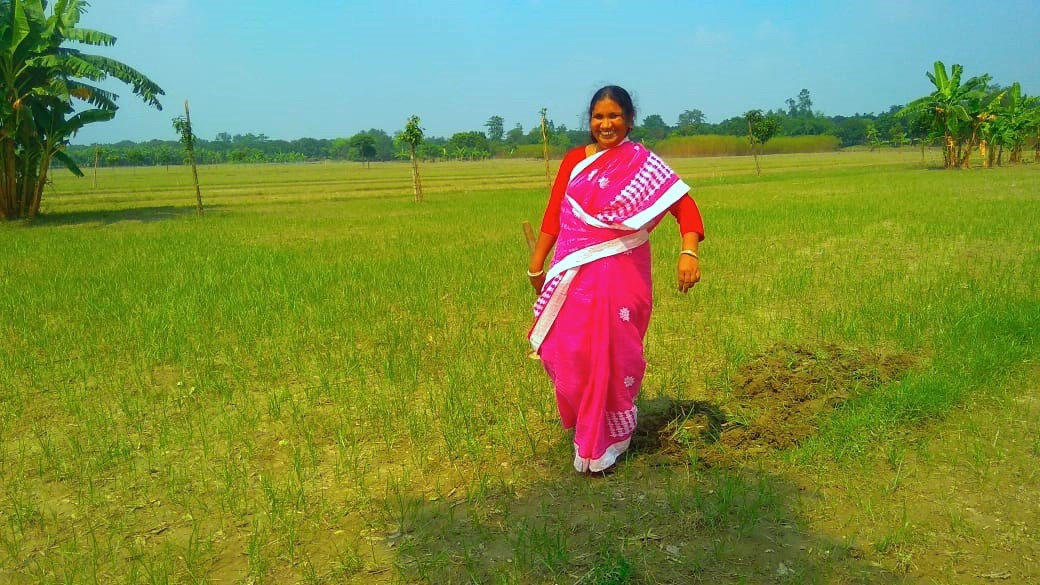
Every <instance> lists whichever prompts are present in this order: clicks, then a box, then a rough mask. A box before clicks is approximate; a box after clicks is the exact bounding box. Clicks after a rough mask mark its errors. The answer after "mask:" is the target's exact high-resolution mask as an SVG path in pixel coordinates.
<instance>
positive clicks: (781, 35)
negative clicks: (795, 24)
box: [755, 20, 793, 41]
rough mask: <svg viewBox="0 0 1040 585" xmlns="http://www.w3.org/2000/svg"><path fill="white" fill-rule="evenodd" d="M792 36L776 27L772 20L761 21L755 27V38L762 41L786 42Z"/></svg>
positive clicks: (785, 30) (784, 29)
mask: <svg viewBox="0 0 1040 585" xmlns="http://www.w3.org/2000/svg"><path fill="white" fill-rule="evenodd" d="M792 36H793V35H792V34H791V31H789V30H787V29H786V28H781V27H779V26H777V25H776V24H775V23H774V22H773V21H772V20H763V21H762V22H760V23H758V26H756V27H755V38H757V39H759V40H763V41H786V40H790V39H791V37H792Z"/></svg>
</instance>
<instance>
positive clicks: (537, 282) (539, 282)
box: [528, 272, 545, 294]
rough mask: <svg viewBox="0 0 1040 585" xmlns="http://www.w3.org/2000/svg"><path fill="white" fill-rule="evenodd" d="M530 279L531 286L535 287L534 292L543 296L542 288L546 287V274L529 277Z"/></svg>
mask: <svg viewBox="0 0 1040 585" xmlns="http://www.w3.org/2000/svg"><path fill="white" fill-rule="evenodd" d="M528 279H529V280H530V281H531V286H532V287H534V292H535V293H538V294H541V292H542V287H543V286H545V272H542V273H541V274H539V275H538V276H529V277H528Z"/></svg>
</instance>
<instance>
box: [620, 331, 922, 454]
mask: <svg viewBox="0 0 1040 585" xmlns="http://www.w3.org/2000/svg"><path fill="white" fill-rule="evenodd" d="M914 363H915V360H914V359H913V358H912V357H911V356H909V355H906V354H898V355H884V354H881V353H877V352H873V351H869V350H865V349H859V348H848V347H839V346H836V345H827V346H822V347H819V348H815V349H810V348H806V347H799V346H793V345H789V344H778V345H775V346H773V347H771V348H769V349H768V350H767V351H765V352H763V353H762V354H760V355H758V356H755V357H754V358H752V359H751V360H749V361H748V362H747V363H746V364H744V365H743V366H742V367H741V368H740V369H739V370H738V371H737V372H736V373H735V374H734V375H733V376H732V378H731V380H730V382H731V387H732V389H733V392H732V398H731V399H728V400H727V401H726V402H725V403H724V404H719V405H713V404H711V403H707V402H698V401H676V400H671V399H668V398H658V399H655V400H651V401H647V402H645V403H643V404H641V405H640V413H639V418H640V425H639V428H638V429H637V431H636V436H634V437H633V449H634V450H636V451H644V452H645V451H650V452H655V453H660V454H664V455H669V456H674V455H680V454H688V453H689V452H690V450H691V449H692V450H694V451H696V455H697V459H698V460H699V461H701V462H703V463H705V464H707V465H727V464H735V463H738V462H742V461H745V460H747V459H748V458H749V457H753V456H755V455H757V454H761V453H765V452H768V451H774V450H779V449H788V448H791V447H794V446H795V445H797V444H799V443H800V442H801V441H802V440H804V439H805V438H806V437H808V436H809V435H811V434H812V433H814V432H815V431H816V428H817V419H818V418H819V415H820V414H822V413H827V412H830V411H832V410H833V409H834V408H836V407H838V406H840V405H841V404H842V403H844V402H845V401H846V400H848V399H849V398H850V397H852V396H855V395H856V394H857V393H860V392H863V391H865V390H869V389H870V388H873V387H876V386H880V385H882V384H886V383H888V382H891V381H893V380H896V379H898V378H900V377H902V376H903V375H904V374H906V372H907V371H909V370H910V368H911V367H913V366H914Z"/></svg>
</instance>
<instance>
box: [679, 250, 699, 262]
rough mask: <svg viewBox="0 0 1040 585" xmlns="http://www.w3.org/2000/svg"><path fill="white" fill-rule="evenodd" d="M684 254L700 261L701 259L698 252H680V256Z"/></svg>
mask: <svg viewBox="0 0 1040 585" xmlns="http://www.w3.org/2000/svg"><path fill="white" fill-rule="evenodd" d="M683 254H686V255H687V256H693V257H694V258H696V259H698V260H700V259H701V257H700V256H698V255H697V252H694V251H693V250H683V251H682V252H679V255H680V256H682V255H683Z"/></svg>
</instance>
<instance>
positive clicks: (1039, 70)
mask: <svg viewBox="0 0 1040 585" xmlns="http://www.w3.org/2000/svg"><path fill="white" fill-rule="evenodd" d="M92 4H93V5H92V6H91V7H90V9H89V10H88V12H87V14H85V15H84V17H83V19H82V21H81V23H80V26H82V27H85V28H93V29H97V30H102V31H104V32H108V33H111V34H114V35H115V36H116V37H118V42H117V43H116V45H115V46H113V47H86V48H85V50H87V51H88V52H93V53H98V54H102V55H107V56H110V57H113V58H116V59H119V60H121V61H123V62H125V63H127V64H129V65H131V66H133V67H135V68H137V69H138V70H140V71H142V72H144V73H145V74H146V75H148V76H149V77H151V78H152V79H153V80H154V81H156V82H157V83H158V84H159V85H160V86H162V87H163V89H164V90H165V91H166V96H165V98H164V99H163V100H162V102H163V106H164V109H163V111H161V112H158V111H155V110H154V109H150V108H147V107H145V106H144V105H143V104H142V103H141V102H140V100H139V99H137V98H136V96H134V95H133V94H131V93H130V91H129V88H127V87H126V86H123V85H121V84H118V83H106V84H105V87H106V88H109V89H112V90H114V91H116V93H118V94H119V95H120V96H121V99H120V100H119V104H120V106H121V107H120V110H119V112H118V114H117V115H116V118H115V119H114V120H113V121H111V122H108V123H103V124H95V125H93V126H88V127H87V128H86V129H84V130H83V131H82V132H80V134H79V136H77V137H76V139H75V140H74V142H75V143H77V144H90V143H93V142H102V143H104V142H115V141H118V140H123V139H128V140H135V141H142V140H149V139H152V138H162V139H175V134H174V132H173V129H172V127H171V124H170V119H171V118H172V117H173V116H176V115H178V114H179V113H182V112H183V102H184V100H185V99H189V100H190V102H191V111H192V122H193V124H194V126H195V132H196V134H197V135H198V136H200V137H202V138H205V139H213V137H214V136H215V135H216V134H217V133H218V132H225V131H226V132H230V133H232V134H245V133H249V132H251V133H254V134H260V133H263V134H266V135H267V136H269V137H271V138H283V139H293V138H300V137H304V136H309V137H314V138H334V137H340V136H342V137H349V136H351V135H353V134H355V133H356V132H358V131H361V130H366V129H369V128H380V129H383V130H386V131H387V132H389V133H391V134H392V133H393V132H395V131H397V130H399V129H400V128H401V127H402V126H403V125H404V121H405V119H406V118H407V117H408V116H409V115H410V114H413V113H414V114H418V115H419V116H420V117H421V118H422V122H423V127H424V128H425V129H426V131H427V134H429V135H434V136H450V135H451V134H452V133H454V132H458V131H465V130H482V129H483V125H484V123H485V122H486V121H487V119H488V118H489V117H491V116H494V115H498V116H502V117H503V118H504V119H505V124H506V128H507V129H508V128H512V127H513V126H514V125H516V124H517V123H520V124H522V125H523V127H524V130H525V131H526V130H527V129H529V128H530V127H531V126H532V125H534V124H535V123H537V120H538V111H539V109H541V108H542V107H545V108H547V109H548V111H549V117H550V118H552V119H553V120H554V121H555V122H556V123H558V124H566V125H567V126H569V127H577V126H579V124H580V119H581V117H582V111H583V110H584V109H585V108H587V107H588V99H589V97H590V96H591V94H592V92H594V91H595V90H596V89H597V88H599V87H600V86H602V85H605V84H608V83H616V84H619V85H622V86H624V87H626V88H627V89H629V90H630V91H631V92H632V93H633V95H634V97H635V99H636V106H637V108H638V109H639V114H640V116H641V117H642V116H645V115H649V114H659V115H661V116H662V117H663V118H664V120H665V121H666V122H668V123H669V124H674V123H675V120H676V118H677V117H678V115H679V113H680V112H682V111H683V110H687V109H694V108H696V109H700V110H701V111H703V112H704V113H705V115H706V117H707V119H708V121H709V122H718V121H721V120H723V119H725V118H729V117H731V116H735V115H739V114H741V113H743V112H744V111H746V110H749V109H752V108H763V109H773V108H779V107H783V106H784V101H785V100H786V99H787V98H789V97H794V96H796V95H797V94H798V92H799V91H800V90H801V89H802V88H807V89H809V91H810V92H811V95H812V99H813V104H814V108H815V109H817V110H819V111H822V112H824V113H826V114H828V115H835V114H844V115H849V114H853V113H856V112H882V111H885V110H887V109H888V107H889V106H890V105H893V104H903V103H905V102H907V101H909V100H911V99H914V98H916V97H919V96H921V95H924V94H926V93H928V92H929V88H930V84H929V82H928V80H927V78H926V77H925V72H926V71H931V68H932V63H933V62H934V61H935V60H937V59H938V60H942V61H944V62H945V63H946V64H947V65H948V66H949V65H951V64H953V63H960V64H962V65H964V67H965V70H966V75H967V76H973V75H980V74H983V73H989V74H991V75H992V76H993V78H994V80H995V81H997V82H999V83H1002V84H1010V83H1012V82H1014V81H1019V82H1021V83H1022V86H1023V91H1024V92H1025V93H1028V94H1030V95H1036V94H1038V93H1040V33H1038V31H1040V1H1038V0H1003V1H1001V2H989V3H979V2H967V1H962V0H943V1H939V0H935V1H933V0H904V1H897V0H860V1H857V2H844V1H830V2H828V1H799V0H792V1H788V2H770V1H741V0H731V1H725V0H721V1H703V2H702V1H693V0H690V1H669V2H666V1H656V0H646V1H642V2H631V1H627V2H626V1H620V0H599V1H592V0H574V1H550V0H522V1H521V0H516V1H501V2H489V1H488V2H480V1H475V0H466V1H451V0H442V1H439V2H438V1H414V2H403V1H395V0H387V1H382V2H376V1H371V2H354V1H340V2H335V1H332V0H298V1H296V2H286V1H281V2H274V1H270V0H206V1H203V0H94V2H92Z"/></svg>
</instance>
